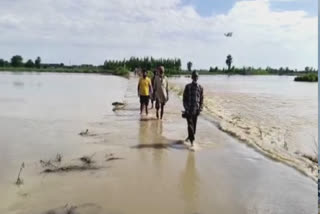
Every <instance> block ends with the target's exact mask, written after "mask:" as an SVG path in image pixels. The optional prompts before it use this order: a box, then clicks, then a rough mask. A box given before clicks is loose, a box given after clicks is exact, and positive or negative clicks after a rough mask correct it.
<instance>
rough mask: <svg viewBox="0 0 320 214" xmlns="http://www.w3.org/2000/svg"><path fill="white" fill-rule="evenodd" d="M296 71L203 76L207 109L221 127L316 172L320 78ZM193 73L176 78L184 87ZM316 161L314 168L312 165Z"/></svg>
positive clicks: (275, 155) (294, 164)
mask: <svg viewBox="0 0 320 214" xmlns="http://www.w3.org/2000/svg"><path fill="white" fill-rule="evenodd" d="M293 79H294V77H293V76H226V75H218V76H200V80H199V82H200V83H201V84H202V85H203V87H204V91H205V97H206V101H207V102H205V103H206V107H207V110H208V111H209V112H210V113H212V114H213V115H214V116H216V118H217V120H219V122H220V125H221V129H222V130H224V131H227V132H229V133H232V134H233V135H236V136H237V137H238V138H240V139H242V140H245V141H247V142H249V143H250V144H254V145H256V146H258V147H259V149H261V150H263V151H264V152H266V153H268V154H269V155H271V156H273V158H276V159H279V160H282V159H287V160H288V159H290V161H287V162H288V164H290V165H293V166H294V167H297V168H299V169H300V170H304V171H305V172H306V173H308V174H310V175H312V176H313V177H314V178H316V175H317V170H316V167H317V164H316V163H310V161H309V160H307V158H305V159H304V158H303V156H305V155H307V156H310V157H314V158H317V154H318V149H317V148H318V142H317V139H318V93H317V91H318V90H317V89H318V84H316V83H303V82H294V81H293ZM188 82H190V78H186V77H179V78H173V79H172V83H174V84H177V85H179V86H180V87H183V85H185V84H186V83H188ZM310 164H312V166H313V167H314V169H313V170H308V169H307V168H309V165H310Z"/></svg>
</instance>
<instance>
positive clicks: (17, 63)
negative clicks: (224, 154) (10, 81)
mask: <svg viewBox="0 0 320 214" xmlns="http://www.w3.org/2000/svg"><path fill="white" fill-rule="evenodd" d="M11 65H12V66H13V67H21V66H23V59H22V57H21V56H19V55H16V56H13V57H12V58H11Z"/></svg>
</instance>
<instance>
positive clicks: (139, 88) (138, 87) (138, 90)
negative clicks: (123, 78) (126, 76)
mask: <svg viewBox="0 0 320 214" xmlns="http://www.w3.org/2000/svg"><path fill="white" fill-rule="evenodd" d="M139 89H140V80H139V83H138V96H140V92H139Z"/></svg>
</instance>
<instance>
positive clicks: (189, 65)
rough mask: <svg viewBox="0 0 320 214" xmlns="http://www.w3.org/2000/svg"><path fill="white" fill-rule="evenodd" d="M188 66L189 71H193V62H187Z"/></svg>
mask: <svg viewBox="0 0 320 214" xmlns="http://www.w3.org/2000/svg"><path fill="white" fill-rule="evenodd" d="M187 68H188V71H189V72H191V68H192V62H188V63H187Z"/></svg>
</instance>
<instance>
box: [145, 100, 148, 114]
mask: <svg viewBox="0 0 320 214" xmlns="http://www.w3.org/2000/svg"><path fill="white" fill-rule="evenodd" d="M145 99H146V115H148V105H149V97H146V98H145Z"/></svg>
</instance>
